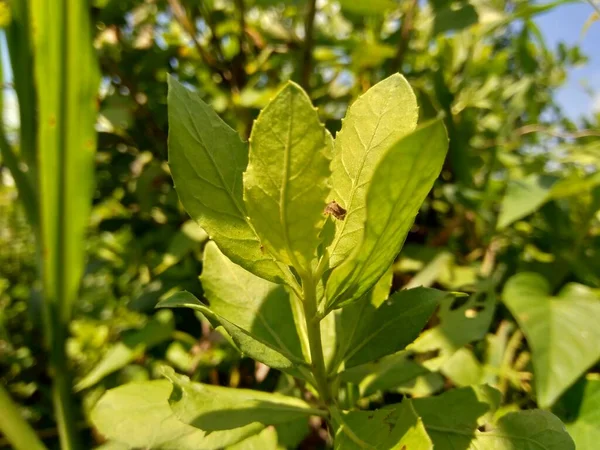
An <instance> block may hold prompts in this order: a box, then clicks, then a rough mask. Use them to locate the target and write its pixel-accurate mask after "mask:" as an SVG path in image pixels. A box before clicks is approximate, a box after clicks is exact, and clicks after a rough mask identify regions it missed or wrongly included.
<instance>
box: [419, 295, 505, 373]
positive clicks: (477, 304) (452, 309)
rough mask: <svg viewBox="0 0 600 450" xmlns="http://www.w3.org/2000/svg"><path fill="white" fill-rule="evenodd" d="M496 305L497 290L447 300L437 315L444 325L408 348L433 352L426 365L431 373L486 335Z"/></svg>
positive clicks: (441, 324) (427, 333) (428, 352)
mask: <svg viewBox="0 0 600 450" xmlns="http://www.w3.org/2000/svg"><path fill="white" fill-rule="evenodd" d="M495 306H496V299H495V295H494V292H493V289H490V290H489V292H486V291H485V290H480V291H478V292H476V293H475V294H473V295H471V296H470V297H469V298H468V299H466V298H446V299H444V300H442V302H441V305H440V309H439V311H438V313H437V314H438V317H439V320H440V323H439V324H438V325H437V326H435V327H433V328H430V329H428V330H426V331H425V332H424V333H423V334H422V335H421V336H419V338H418V339H417V340H416V341H415V342H414V344H412V345H410V346H409V347H408V349H409V350H411V351H413V352H416V353H422V354H430V353H431V354H432V358H431V359H428V360H426V361H423V362H422V364H423V365H424V366H425V367H427V368H428V369H430V370H438V369H439V368H440V367H441V366H442V365H443V364H444V363H445V362H446V361H447V360H448V358H450V357H451V356H452V355H453V354H454V353H455V352H456V351H457V350H459V349H460V348H461V347H463V346H464V345H466V344H468V343H469V342H473V341H477V340H479V339H482V338H483V337H484V336H485V334H486V333H487V330H488V329H489V326H490V323H491V321H492V318H493V316H494V310H495Z"/></svg>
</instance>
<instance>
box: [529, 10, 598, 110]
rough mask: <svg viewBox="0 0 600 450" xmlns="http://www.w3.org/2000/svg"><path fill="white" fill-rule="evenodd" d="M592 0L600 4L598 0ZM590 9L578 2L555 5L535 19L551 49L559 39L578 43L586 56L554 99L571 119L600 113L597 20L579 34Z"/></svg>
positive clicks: (570, 43) (590, 11) (567, 42)
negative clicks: (595, 112) (590, 89)
mask: <svg viewBox="0 0 600 450" xmlns="http://www.w3.org/2000/svg"><path fill="white" fill-rule="evenodd" d="M595 1H596V3H597V4H600V1H599V0H595ZM593 11H594V10H593V9H592V7H591V5H589V4H588V3H585V2H584V1H581V2H580V3H572V4H567V5H562V6H559V7H557V8H555V9H553V10H552V11H550V12H549V13H546V14H544V15H541V16H539V17H538V18H537V19H536V22H537V23H538V26H539V27H540V29H541V30H542V33H543V34H544V36H545V38H546V44H547V45H548V46H549V47H550V48H551V49H555V48H556V46H557V45H558V43H559V42H561V41H562V42H565V43H566V44H568V45H576V44H579V45H580V47H581V50H582V53H583V54H584V55H586V56H588V58H589V62H588V64H587V65H585V66H582V67H578V68H575V69H573V70H571V71H570V72H569V76H568V79H567V82H566V84H565V86H564V87H563V88H561V89H560V90H559V91H558V92H557V93H556V100H557V101H558V102H559V104H560V105H561V106H562V108H563V109H564V111H565V113H566V114H567V115H568V116H569V117H571V118H572V119H576V118H578V117H580V116H582V115H590V114H591V113H592V112H593V111H594V110H595V111H597V112H600V22H598V21H597V22H594V23H592V25H591V26H590V27H589V29H588V31H587V33H585V34H584V35H582V29H583V26H584V24H585V22H586V20H587V19H588V18H589V17H590V15H591V14H592V12H593ZM582 83H586V84H587V85H588V86H589V87H591V88H592V89H593V90H594V91H595V96H593V97H592V96H590V95H589V94H588V93H587V92H586V90H585V88H584V87H583V85H582Z"/></svg>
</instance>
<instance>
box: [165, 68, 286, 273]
mask: <svg viewBox="0 0 600 450" xmlns="http://www.w3.org/2000/svg"><path fill="white" fill-rule="evenodd" d="M168 104H169V164H170V167H171V174H172V176H173V180H174V182H175V188H176V190H177V193H178V195H179V199H180V200H181V203H183V206H184V207H185V209H186V211H187V212H188V213H189V215H190V216H191V217H192V218H193V219H194V220H196V221H197V222H198V223H199V224H200V226H201V227H202V228H204V230H206V232H207V233H208V235H209V236H210V237H211V239H213V240H214V241H215V242H216V243H217V245H218V246H219V248H220V249H221V251H222V252H223V253H224V254H225V255H227V257H228V258H229V259H231V260H232V261H234V262H235V263H236V264H239V265H240V266H242V267H244V268H245V269H246V270H249V271H250V272H252V273H254V274H256V275H258V276H260V277H262V278H266V279H268V280H271V281H279V282H283V280H284V279H285V278H286V277H285V275H284V274H283V272H282V271H281V269H280V268H279V266H278V265H277V264H276V262H275V261H274V260H273V258H272V257H270V256H269V254H268V253H265V252H263V251H262V250H261V244H260V240H259V238H258V236H257V235H256V233H255V232H254V230H253V228H252V227H251V226H250V225H249V223H248V221H247V219H246V210H245V207H244V202H243V198H242V197H243V194H242V174H243V172H244V170H245V169H246V166H247V164H248V147H247V145H246V144H245V143H243V142H242V140H241V139H240V137H239V135H238V134H237V133H236V132H235V131H234V130H233V129H231V128H230V127H229V126H228V125H227V124H226V123H225V122H223V121H222V120H221V118H220V117H219V116H218V115H217V114H216V113H215V112H214V111H213V110H212V108H210V107H209V106H208V105H207V104H206V103H204V102H203V101H202V99H201V98H200V96H199V95H198V94H196V93H193V92H191V91H189V90H188V89H186V88H185V87H184V86H183V85H181V84H180V83H179V82H178V81H177V80H175V79H174V78H172V77H169V97H168Z"/></svg>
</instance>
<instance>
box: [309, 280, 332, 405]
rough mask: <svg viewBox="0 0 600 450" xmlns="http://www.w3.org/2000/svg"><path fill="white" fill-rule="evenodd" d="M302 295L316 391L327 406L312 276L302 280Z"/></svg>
mask: <svg viewBox="0 0 600 450" xmlns="http://www.w3.org/2000/svg"><path fill="white" fill-rule="evenodd" d="M302 285H303V293H304V296H303V297H304V303H303V305H304V319H305V320H306V331H307V334H308V343H309V347H310V359H311V367H312V370H313V375H314V376H315V381H316V383H317V386H316V387H317V390H318V391H319V395H320V396H321V400H323V402H324V403H325V404H326V405H327V404H329V403H330V402H331V391H330V389H329V384H328V382H327V370H326V368H325V358H324V357H323V344H322V342H321V324H320V321H319V320H318V316H317V290H316V285H315V282H314V279H313V277H312V275H309V276H305V277H303V278H302Z"/></svg>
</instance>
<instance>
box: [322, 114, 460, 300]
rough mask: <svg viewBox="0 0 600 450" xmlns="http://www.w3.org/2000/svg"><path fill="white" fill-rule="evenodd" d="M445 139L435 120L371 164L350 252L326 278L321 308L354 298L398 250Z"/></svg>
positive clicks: (438, 163) (434, 174) (435, 170)
mask: <svg viewBox="0 0 600 450" xmlns="http://www.w3.org/2000/svg"><path fill="white" fill-rule="evenodd" d="M447 148H448V138H447V136H446V129H445V128H444V125H443V123H442V122H441V121H435V122H432V123H430V124H429V125H425V126H423V127H421V128H419V129H418V130H417V131H415V132H414V133H412V134H410V135H408V136H406V137H404V138H403V139H401V140H400V141H398V142H397V143H396V144H394V145H393V146H392V148H391V149H390V150H389V151H388V152H387V153H385V155H384V156H383V158H382V159H381V161H380V163H379V164H378V165H377V168H376V169H375V172H374V174H373V177H372V181H371V184H370V187H369V192H368V193H367V201H366V207H367V220H366V223H365V229H364V236H363V239H362V243H361V244H360V246H358V247H357V248H356V255H357V256H356V257H355V258H354V259H350V260H348V261H346V262H345V263H343V264H342V265H340V266H338V267H337V268H335V269H334V270H333V272H332V274H331V276H330V277H329V280H328V282H327V309H328V310H329V309H331V308H336V307H339V306H341V305H343V304H346V303H349V302H351V301H354V300H357V299H359V298H360V297H361V296H362V295H363V294H364V293H365V292H367V291H368V290H369V289H371V287H373V285H374V284H375V283H376V282H377V280H379V278H381V276H382V275H383V274H384V273H385V271H386V270H387V269H388V267H389V266H390V265H391V264H392V263H393V262H394V259H395V258H396V256H397V255H398V253H399V252H400V249H401V248H402V244H404V239H405V238H406V235H407V233H408V230H409V229H410V227H411V226H412V224H413V222H414V220H415V216H416V215H417V212H418V211H419V208H420V207H421V204H422V203H423V200H425V197H426V196H427V194H428V192H429V191H430V190H431V188H432V186H433V183H434V181H435V180H436V178H437V177H438V175H439V173H440V170H441V168H442V164H443V162H444V158H445V156H446V150H447Z"/></svg>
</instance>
